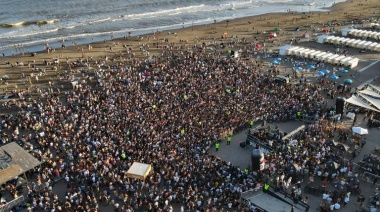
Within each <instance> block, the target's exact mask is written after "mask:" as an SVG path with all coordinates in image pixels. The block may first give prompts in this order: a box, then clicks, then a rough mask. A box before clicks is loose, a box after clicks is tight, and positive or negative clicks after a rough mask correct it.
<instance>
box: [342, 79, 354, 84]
mask: <svg viewBox="0 0 380 212" xmlns="http://www.w3.org/2000/svg"><path fill="white" fill-rule="evenodd" d="M344 82H345V83H349V84H351V83H352V82H354V81H353V80H352V79H345V80H344Z"/></svg>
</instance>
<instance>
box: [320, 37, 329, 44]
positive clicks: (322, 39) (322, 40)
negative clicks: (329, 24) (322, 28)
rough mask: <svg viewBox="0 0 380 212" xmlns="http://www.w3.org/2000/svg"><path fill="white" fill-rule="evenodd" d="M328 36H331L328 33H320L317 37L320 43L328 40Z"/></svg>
mask: <svg viewBox="0 0 380 212" xmlns="http://www.w3.org/2000/svg"><path fill="white" fill-rule="evenodd" d="M327 37H329V36H328V35H320V36H318V37H317V42H318V43H324V42H326V41H325V39H326V38H327Z"/></svg>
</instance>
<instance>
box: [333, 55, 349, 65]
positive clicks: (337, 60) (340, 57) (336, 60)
mask: <svg viewBox="0 0 380 212" xmlns="http://www.w3.org/2000/svg"><path fill="white" fill-rule="evenodd" d="M344 58H346V56H344V55H340V56H339V57H336V58H334V59H333V60H332V63H334V64H338V63H340V62H341V61H342V60H343V59H344Z"/></svg>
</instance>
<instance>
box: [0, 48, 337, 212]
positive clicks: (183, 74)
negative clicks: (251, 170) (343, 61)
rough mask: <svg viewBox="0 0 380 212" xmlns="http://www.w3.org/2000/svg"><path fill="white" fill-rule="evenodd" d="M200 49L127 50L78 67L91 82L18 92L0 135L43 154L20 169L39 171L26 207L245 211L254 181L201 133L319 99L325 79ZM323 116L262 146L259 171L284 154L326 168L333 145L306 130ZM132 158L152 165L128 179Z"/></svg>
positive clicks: (279, 164)
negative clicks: (108, 61) (243, 197)
mask: <svg viewBox="0 0 380 212" xmlns="http://www.w3.org/2000/svg"><path fill="white" fill-rule="evenodd" d="M206 49H207V46H206V45H205V44H200V45H194V46H191V47H190V48H189V49H188V50H184V49H181V48H173V47H172V46H169V47H168V48H167V49H166V50H163V53H162V55H161V56H159V57H153V59H152V58H151V59H149V60H142V59H137V58H133V59H131V61H130V62H129V63H127V64H123V66H115V67H113V68H112V69H108V70H105V71H102V74H101V76H102V79H96V76H92V77H90V72H85V71H84V72H82V73H83V76H85V77H84V78H85V79H86V80H87V81H88V82H89V83H87V84H85V83H80V86H75V90H72V91H67V92H65V93H62V94H61V95H59V94H57V93H56V92H55V93H54V94H53V93H49V94H47V95H46V94H44V96H48V97H49V98H47V99H46V102H44V101H38V100H35V101H34V102H33V103H26V102H20V103H19V104H17V106H18V107H19V108H20V112H18V113H16V114H11V115H5V116H4V117H3V118H2V123H1V124H2V129H3V133H4V134H3V136H2V137H3V142H11V141H16V142H20V141H21V142H22V143H31V144H33V145H34V147H35V148H36V149H37V150H36V151H35V152H37V154H38V157H39V159H41V160H42V159H44V160H46V163H44V165H43V166H42V167H41V168H36V170H34V172H32V173H30V174H33V175H34V176H35V177H36V178H37V181H36V183H33V184H31V185H28V198H27V202H28V206H29V208H30V209H31V208H34V209H35V210H43V211H47V210H50V211H51V210H54V211H63V210H68V211H96V210H98V208H99V205H100V204H104V205H107V204H109V205H112V206H113V207H114V209H115V211H134V210H142V209H144V210H148V211H173V207H176V206H178V205H180V206H182V207H181V210H182V211H185V210H186V211H188V210H190V211H221V210H223V208H232V207H239V208H240V210H242V211H244V210H246V211H249V210H250V209H249V208H248V207H246V206H244V205H241V204H240V205H239V202H238V200H239V198H240V193H241V192H243V191H247V190H250V189H253V188H255V187H257V186H260V184H261V183H262V182H261V181H260V179H258V180H257V181H256V180H253V179H251V178H248V177H247V176H248V175H247V173H246V172H244V171H243V170H241V169H239V168H238V167H235V166H233V165H231V164H228V163H226V162H224V161H222V160H221V159H219V158H217V157H215V156H213V155H212V154H209V152H208V151H209V148H210V147H211V146H212V145H211V144H212V143H213V142H214V141H216V140H218V139H220V138H221V137H224V136H226V135H230V133H231V132H232V131H233V129H235V128H237V127H239V126H242V125H244V124H245V123H248V122H251V121H252V120H256V119H261V120H266V119H272V118H273V119H274V120H277V119H282V118H283V117H285V116H289V115H294V114H297V112H302V113H305V114H306V113H310V109H313V110H314V109H317V110H318V108H319V109H321V110H322V109H323V107H324V103H323V100H324V98H323V95H322V92H324V91H323V90H322V89H321V85H320V84H311V83H307V82H306V81H305V80H302V79H301V80H300V81H299V82H297V83H295V84H293V83H289V84H286V83H277V82H275V80H274V76H275V75H276V74H277V72H278V68H277V67H276V66H266V65H264V63H262V62H260V61H253V63H252V64H251V63H248V62H244V61H239V60H236V59H234V58H225V57H222V56H221V55H220V53H219V54H216V55H213V54H207V53H206ZM220 52H222V50H221V51H220ZM101 63H102V64H103V66H104V61H102V62H101V61H99V62H98V61H97V62H96V64H101ZM99 68H101V66H100V65H99ZM99 72H100V70H99ZM103 72H104V73H103ZM86 74H87V75H86ZM98 74H99V73H98ZM91 80H92V81H96V82H101V84H100V83H98V84H97V85H98V86H95V85H93V84H92V83H91ZM99 85H101V87H99ZM51 90H53V89H49V91H51ZM321 116H324V114H322V113H321ZM324 124H325V123H324V120H323V118H322V119H321V121H320V122H319V123H318V124H315V125H310V126H309V128H308V129H307V131H306V133H305V135H303V136H302V138H303V140H299V141H294V140H292V141H286V142H285V143H281V144H279V146H278V151H277V152H278V153H281V154H273V155H272V154H270V155H268V156H267V157H268V161H269V163H268V165H269V167H267V170H266V172H268V173H267V174H272V172H276V171H277V170H281V169H284V168H286V167H287V166H288V164H289V163H291V164H293V165H295V164H297V167H299V168H297V170H293V172H294V173H293V174H295V173H298V172H299V171H300V170H302V171H306V170H307V171H308V172H309V173H314V172H318V171H320V170H321V171H322V172H325V170H327V167H325V165H323V164H325V163H326V162H327V161H328V160H329V158H334V157H338V155H336V154H337V153H336V152H333V151H332V150H331V149H329V148H328V147H326V146H324V145H323V143H324V142H323V141H322V140H321V139H317V140H316V139H315V138H318V137H317V135H318V134H319V132H321V131H322V129H323V127H322V126H323V125H324ZM313 139H314V140H313ZM283 159H285V160H283ZM135 161H137V162H142V163H147V164H151V165H152V166H153V173H152V174H151V175H149V176H148V178H147V179H146V181H145V182H141V181H136V180H133V179H131V181H128V180H127V177H126V171H127V170H128V168H129V167H130V166H131V164H132V163H133V162H135ZM290 171H292V170H290ZM57 179H62V180H64V181H65V182H66V183H67V187H68V190H67V193H66V195H65V196H66V197H65V200H62V199H59V198H58V196H57V194H56V193H55V192H54V189H53V188H54V185H55V183H56V181H57Z"/></svg>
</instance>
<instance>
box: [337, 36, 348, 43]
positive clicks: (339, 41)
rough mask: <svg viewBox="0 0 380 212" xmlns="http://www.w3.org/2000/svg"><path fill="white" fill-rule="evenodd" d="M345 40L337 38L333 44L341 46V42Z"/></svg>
mask: <svg viewBox="0 0 380 212" xmlns="http://www.w3.org/2000/svg"><path fill="white" fill-rule="evenodd" d="M345 39H346V38H343V37H340V38H337V39H336V40H335V44H343V40H345Z"/></svg>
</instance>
